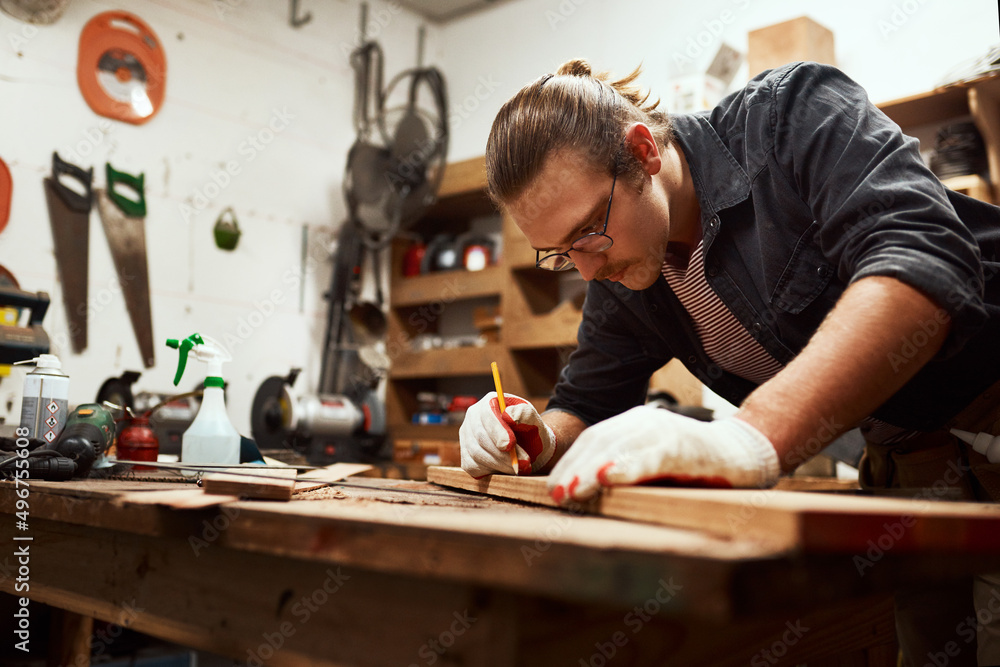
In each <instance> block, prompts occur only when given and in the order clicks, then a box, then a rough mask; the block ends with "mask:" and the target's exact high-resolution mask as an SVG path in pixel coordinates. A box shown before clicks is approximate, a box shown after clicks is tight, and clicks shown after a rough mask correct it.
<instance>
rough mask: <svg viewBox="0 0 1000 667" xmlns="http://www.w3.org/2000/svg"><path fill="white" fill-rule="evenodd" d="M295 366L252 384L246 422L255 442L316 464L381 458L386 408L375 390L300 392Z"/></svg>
mask: <svg viewBox="0 0 1000 667" xmlns="http://www.w3.org/2000/svg"><path fill="white" fill-rule="evenodd" d="M299 370H300V369H298V368H293V369H292V370H291V372H290V373H289V374H288V375H287V376H286V377H278V376H273V377H269V378H267V379H266V380H264V382H263V383H261V385H260V387H259V388H258V389H257V393H256V394H255V395H254V399H253V407H252V409H251V416H250V424H251V428H252V429H253V437H254V440H255V441H256V442H257V444H258V446H259V447H260V448H261V449H262V450H264V451H267V450H270V449H282V448H291V449H294V450H296V451H299V452H302V453H304V454H305V456H306V458H307V460H309V461H310V462H312V463H314V464H316V465H319V464H324V465H325V464H326V463H334V462H340V461H344V462H346V461H364V462H369V461H375V460H379V459H382V458H385V452H383V451H382V448H383V446H384V444H385V442H386V440H385V432H386V430H385V429H386V420H385V409H384V406H383V405H382V402H381V400H380V399H379V398H378V397H377V395H376V394H375V393H374V392H373V391H371V390H370V389H367V390H360V389H358V388H355V390H354V395H353V397H352V396H347V395H343V394H322V393H321V394H315V395H311V394H306V393H301V392H299V391H297V390H296V389H295V380H296V379H297V378H298V375H299Z"/></svg>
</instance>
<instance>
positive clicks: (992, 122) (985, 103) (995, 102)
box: [969, 78, 1000, 196]
mask: <svg viewBox="0 0 1000 667" xmlns="http://www.w3.org/2000/svg"><path fill="white" fill-rule="evenodd" d="M969 110H970V111H971V112H972V117H973V119H974V120H975V122H976V126H977V127H978V128H979V132H980V134H982V135H983V143H985V144H986V158H987V161H988V162H989V175H990V180H991V181H992V182H993V183H1000V78H992V79H987V80H985V81H981V82H979V83H977V84H974V85H973V86H972V87H970V88H969ZM972 196H975V195H972Z"/></svg>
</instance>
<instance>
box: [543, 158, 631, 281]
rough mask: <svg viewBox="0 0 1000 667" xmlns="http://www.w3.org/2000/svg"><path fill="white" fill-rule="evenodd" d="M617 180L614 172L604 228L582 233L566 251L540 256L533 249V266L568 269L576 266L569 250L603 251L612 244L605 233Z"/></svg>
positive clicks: (560, 269) (559, 269)
mask: <svg viewBox="0 0 1000 667" xmlns="http://www.w3.org/2000/svg"><path fill="white" fill-rule="evenodd" d="M617 182H618V174H615V177H614V179H613V180H612V181H611V196H609V197H608V211H607V213H605V214H604V229H602V230H601V231H599V232H591V233H589V234H584V235H583V236H581V237H580V238H578V239H576V240H575V241H573V243H572V244H570V247H569V250H567V251H566V252H554V253H551V254H548V255H546V256H545V257H541V256H540V255H541V252H539V251H538V250H536V251H535V266H536V267H538V268H539V269H546V270H548V271H568V270H570V269H572V268H573V267H574V266H576V262H574V261H573V259H572V258H571V257H570V256H569V253H570V250H575V251H577V252H604V251H605V250H607V249H608V248H610V247H611V246H612V245H614V243H615V242H614V240H613V239H612V238H611V237H610V236H608V235H607V234H605V232H606V231H608V218H609V217H611V201H612V200H613V199H614V198H615V183H617Z"/></svg>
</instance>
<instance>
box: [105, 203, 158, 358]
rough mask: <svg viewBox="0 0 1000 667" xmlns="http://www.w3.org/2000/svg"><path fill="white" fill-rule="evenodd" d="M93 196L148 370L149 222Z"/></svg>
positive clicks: (150, 349) (150, 324)
mask: <svg viewBox="0 0 1000 667" xmlns="http://www.w3.org/2000/svg"><path fill="white" fill-rule="evenodd" d="M94 194H95V197H96V199H97V210H98V211H99V212H100V214H101V224H102V225H103V226H104V235H105V236H106V237H107V239H108V246H109V247H110V249H111V258H112V259H113V260H114V262H115V272H116V273H117V274H118V283H119V285H120V286H121V289H122V295H123V296H124V297H125V307H126V309H127V310H128V315H129V319H130V320H131V321H132V331H133V332H135V338H136V341H137V342H138V343H139V352H140V353H141V354H142V363H143V365H144V366H145V367H146V368H152V367H153V365H154V364H155V354H154V352H153V317H152V314H151V311H150V304H149V269H148V267H147V264H146V227H145V222H146V221H145V218H136V217H132V216H129V215H125V214H124V213H122V211H121V209H119V208H118V206H116V205H115V203H114V202H113V201H112V200H111V198H110V197H109V196H108V193H107V192H106V191H104V190H102V189H95V190H94Z"/></svg>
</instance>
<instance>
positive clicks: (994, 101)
mask: <svg viewBox="0 0 1000 667" xmlns="http://www.w3.org/2000/svg"><path fill="white" fill-rule="evenodd" d="M878 107H879V108H880V109H881V110H882V111H883V112H885V114H886V115H887V116H889V118H891V119H892V120H894V121H895V122H896V124H897V125H899V126H900V127H901V128H902V130H903V132H906V133H907V134H912V135H914V136H917V138H919V139H921V141H922V142H923V141H926V139H927V137H926V133H925V132H923V131H922V130H924V129H926V128H928V127H930V126H940V125H942V124H944V123H948V122H954V121H957V120H961V119H962V118H967V117H971V118H972V120H973V122H975V124H976V127H978V128H979V133H980V134H981V135H982V136H983V142H984V143H985V145H986V157H987V160H988V162H989V180H986V179H983V178H981V177H979V176H975V175H969V176H958V177H956V178H949V179H946V180H945V181H944V184H945V185H947V186H948V187H950V188H952V189H954V190H958V191H959V192H964V193H965V194H968V195H969V196H971V197H976V198H977V199H982V200H983V201H987V202H990V203H992V204H995V203H997V193H996V191H995V188H996V184H998V183H1000V75H992V76H987V77H982V78H979V79H975V80H972V81H967V82H963V83H959V84H955V85H952V86H947V87H944V88H937V89H935V90H931V91H928V92H926V93H920V94H919V95H911V96H909V97H904V98H900V99H897V100H892V101H889V102H884V103H882V104H879V105H878ZM921 135H925V136H921Z"/></svg>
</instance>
